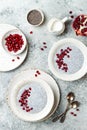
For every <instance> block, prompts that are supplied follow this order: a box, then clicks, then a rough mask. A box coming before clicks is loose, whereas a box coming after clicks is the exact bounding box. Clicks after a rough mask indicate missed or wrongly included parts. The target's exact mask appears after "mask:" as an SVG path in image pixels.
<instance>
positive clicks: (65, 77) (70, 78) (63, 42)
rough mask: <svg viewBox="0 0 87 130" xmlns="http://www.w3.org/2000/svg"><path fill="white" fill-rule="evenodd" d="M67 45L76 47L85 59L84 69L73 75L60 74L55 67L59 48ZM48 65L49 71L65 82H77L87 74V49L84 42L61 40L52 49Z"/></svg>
mask: <svg viewBox="0 0 87 130" xmlns="http://www.w3.org/2000/svg"><path fill="white" fill-rule="evenodd" d="M67 43H69V45H73V46H74V47H76V48H78V49H79V50H80V51H81V53H82V55H83V57H84V62H83V63H82V67H81V68H80V70H78V71H77V72H75V73H73V74H68V73H59V72H58V70H57V69H56V68H55V65H54V55H55V52H56V51H57V49H58V48H60V46H62V45H67ZM74 62H76V60H75V61H74ZM48 64H49V69H50V70H51V72H52V73H53V74H54V75H55V76H56V77H57V78H59V79H62V80H65V81H74V80H77V79H79V78H81V77H82V76H84V75H85V74H86V72H87V48H86V46H85V45H84V44H83V43H82V42H80V41H79V40H76V39H73V38H66V39H63V40H60V41H58V42H57V43H55V44H54V45H53V47H52V48H51V50H50V52H49V56H48Z"/></svg>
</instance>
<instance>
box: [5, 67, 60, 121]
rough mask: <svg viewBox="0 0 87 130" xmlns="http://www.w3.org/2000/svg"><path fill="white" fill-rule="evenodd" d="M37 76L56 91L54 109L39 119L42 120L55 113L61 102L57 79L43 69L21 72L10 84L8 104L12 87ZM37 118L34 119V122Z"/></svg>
mask: <svg viewBox="0 0 87 130" xmlns="http://www.w3.org/2000/svg"><path fill="white" fill-rule="evenodd" d="M32 78H35V79H36V80H38V79H40V80H43V81H44V82H46V83H47V84H48V85H50V88H51V89H52V91H53V93H54V105H53V107H52V109H51V110H50V112H49V113H48V114H47V115H46V116H45V117H44V118H42V119H39V120H38V121H42V120H46V119H48V118H49V117H50V116H52V115H53V113H54V112H55V111H56V109H57V107H58V104H59V100H60V92H59V88H58V85H57V83H56V82H55V80H54V79H53V78H52V77H51V76H50V75H49V74H47V73H45V72H43V71H41V70H36V69H29V70H25V71H23V72H21V73H20V74H17V75H16V76H15V77H14V78H13V79H12V80H11V82H10V84H9V89H8V93H7V99H8V104H9V106H10V103H11V102H10V100H9V99H10V94H11V90H12V88H15V87H14V86H16V84H18V83H20V82H22V81H23V82H25V81H28V80H29V79H32ZM34 121H35V120H34V119H33V122H34Z"/></svg>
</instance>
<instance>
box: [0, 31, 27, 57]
mask: <svg viewBox="0 0 87 130" xmlns="http://www.w3.org/2000/svg"><path fill="white" fill-rule="evenodd" d="M10 34H12V35H13V34H19V35H20V36H22V39H23V41H24V45H23V46H22V48H21V50H19V51H17V52H13V51H12V52H10V51H8V49H7V47H6V45H5V43H6V40H5V38H6V37H8V36H9V35H10ZM26 45H27V40H26V37H25V36H24V34H23V33H22V32H21V31H20V30H19V29H13V30H10V31H8V32H7V33H6V34H5V35H4V36H3V38H2V46H3V48H4V49H5V50H6V51H7V52H8V53H9V54H12V55H18V54H21V53H22V52H23V51H24V50H25V47H26Z"/></svg>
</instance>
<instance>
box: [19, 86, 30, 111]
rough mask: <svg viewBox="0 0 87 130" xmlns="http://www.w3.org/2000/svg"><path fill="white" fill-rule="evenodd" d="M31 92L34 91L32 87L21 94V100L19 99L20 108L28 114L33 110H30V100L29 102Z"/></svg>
mask: <svg viewBox="0 0 87 130" xmlns="http://www.w3.org/2000/svg"><path fill="white" fill-rule="evenodd" d="M31 90H32V88H31V87H29V88H28V89H27V90H24V92H23V93H22V94H21V96H20V99H19V103H20V106H21V107H22V109H23V110H25V111H26V112H29V111H31V110H33V109H32V107H31V108H30V107H29V106H28V100H27V99H28V98H29V97H30V91H31Z"/></svg>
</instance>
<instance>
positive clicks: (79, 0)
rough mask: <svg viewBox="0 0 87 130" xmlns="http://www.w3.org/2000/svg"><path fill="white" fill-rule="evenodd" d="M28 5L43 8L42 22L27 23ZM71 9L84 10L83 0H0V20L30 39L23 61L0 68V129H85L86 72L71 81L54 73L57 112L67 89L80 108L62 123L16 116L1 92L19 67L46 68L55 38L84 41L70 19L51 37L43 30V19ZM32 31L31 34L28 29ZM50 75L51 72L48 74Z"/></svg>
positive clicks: (86, 10)
mask: <svg viewBox="0 0 87 130" xmlns="http://www.w3.org/2000/svg"><path fill="white" fill-rule="evenodd" d="M31 8H40V9H42V10H43V11H44V13H45V16H46V22H45V24H43V26H41V27H38V28H34V27H31V26H29V24H28V23H27V20H26V14H27V12H28V11H29V9H31ZM70 10H72V11H73V14H74V16H77V15H78V14H86V13H87V0H0V23H9V24H13V25H15V26H17V27H19V28H20V29H21V30H22V31H23V32H24V33H25V35H26V37H27V39H28V41H29V42H30V49H29V53H28V57H27V59H26V61H25V62H24V64H23V65H22V66H21V67H19V68H18V69H16V70H14V71H11V72H6V73H2V72H0V130H53V129H54V130H87V75H86V76H84V77H83V78H82V79H80V80H78V81H75V82H64V81H62V80H59V79H56V77H54V78H55V79H56V80H57V82H58V84H59V86H60V90H61V97H62V98H61V102H60V106H59V109H58V110H57V113H61V112H62V111H63V110H64V109H65V104H66V100H65V96H66V94H67V93H68V92H69V91H74V92H75V94H76V99H78V100H79V101H80V102H81V106H80V112H76V113H77V117H73V116H71V115H70V112H69V113H68V115H67V119H66V121H65V122H64V124H60V123H59V122H56V123H52V122H51V120H47V121H45V122H41V123H27V122H23V121H21V120H19V119H18V118H17V117H15V116H14V115H13V114H12V113H11V111H10V110H9V108H8V106H7V104H6V101H5V95H6V91H7V87H8V83H9V81H10V80H11V78H12V77H13V76H14V75H15V74H17V73H19V72H20V71H22V70H24V69H27V68H31V67H32V68H40V69H42V70H45V71H47V72H48V73H50V72H49V70H48V66H47V57H48V52H49V50H50V48H51V46H52V45H53V44H54V42H56V41H57V40H59V39H62V38H65V37H73V38H77V39H79V40H81V41H82V42H84V44H86V45H87V38H86V37H81V36H78V37H77V36H75V33H74V32H73V30H72V28H71V22H68V23H67V26H66V31H65V33H64V34H63V35H61V36H59V37H55V36H53V35H51V34H50V33H49V32H48V31H47V28H46V26H47V22H48V20H49V19H50V18H52V17H53V16H55V17H59V18H63V17H65V16H67V15H69V11H70ZM31 30H32V31H33V32H34V33H33V35H30V34H29V32H30V31H31ZM43 41H45V42H47V46H48V48H47V49H46V50H45V51H44V52H42V53H41V51H40V47H41V46H42V42H43ZM51 75H52V74H51Z"/></svg>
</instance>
